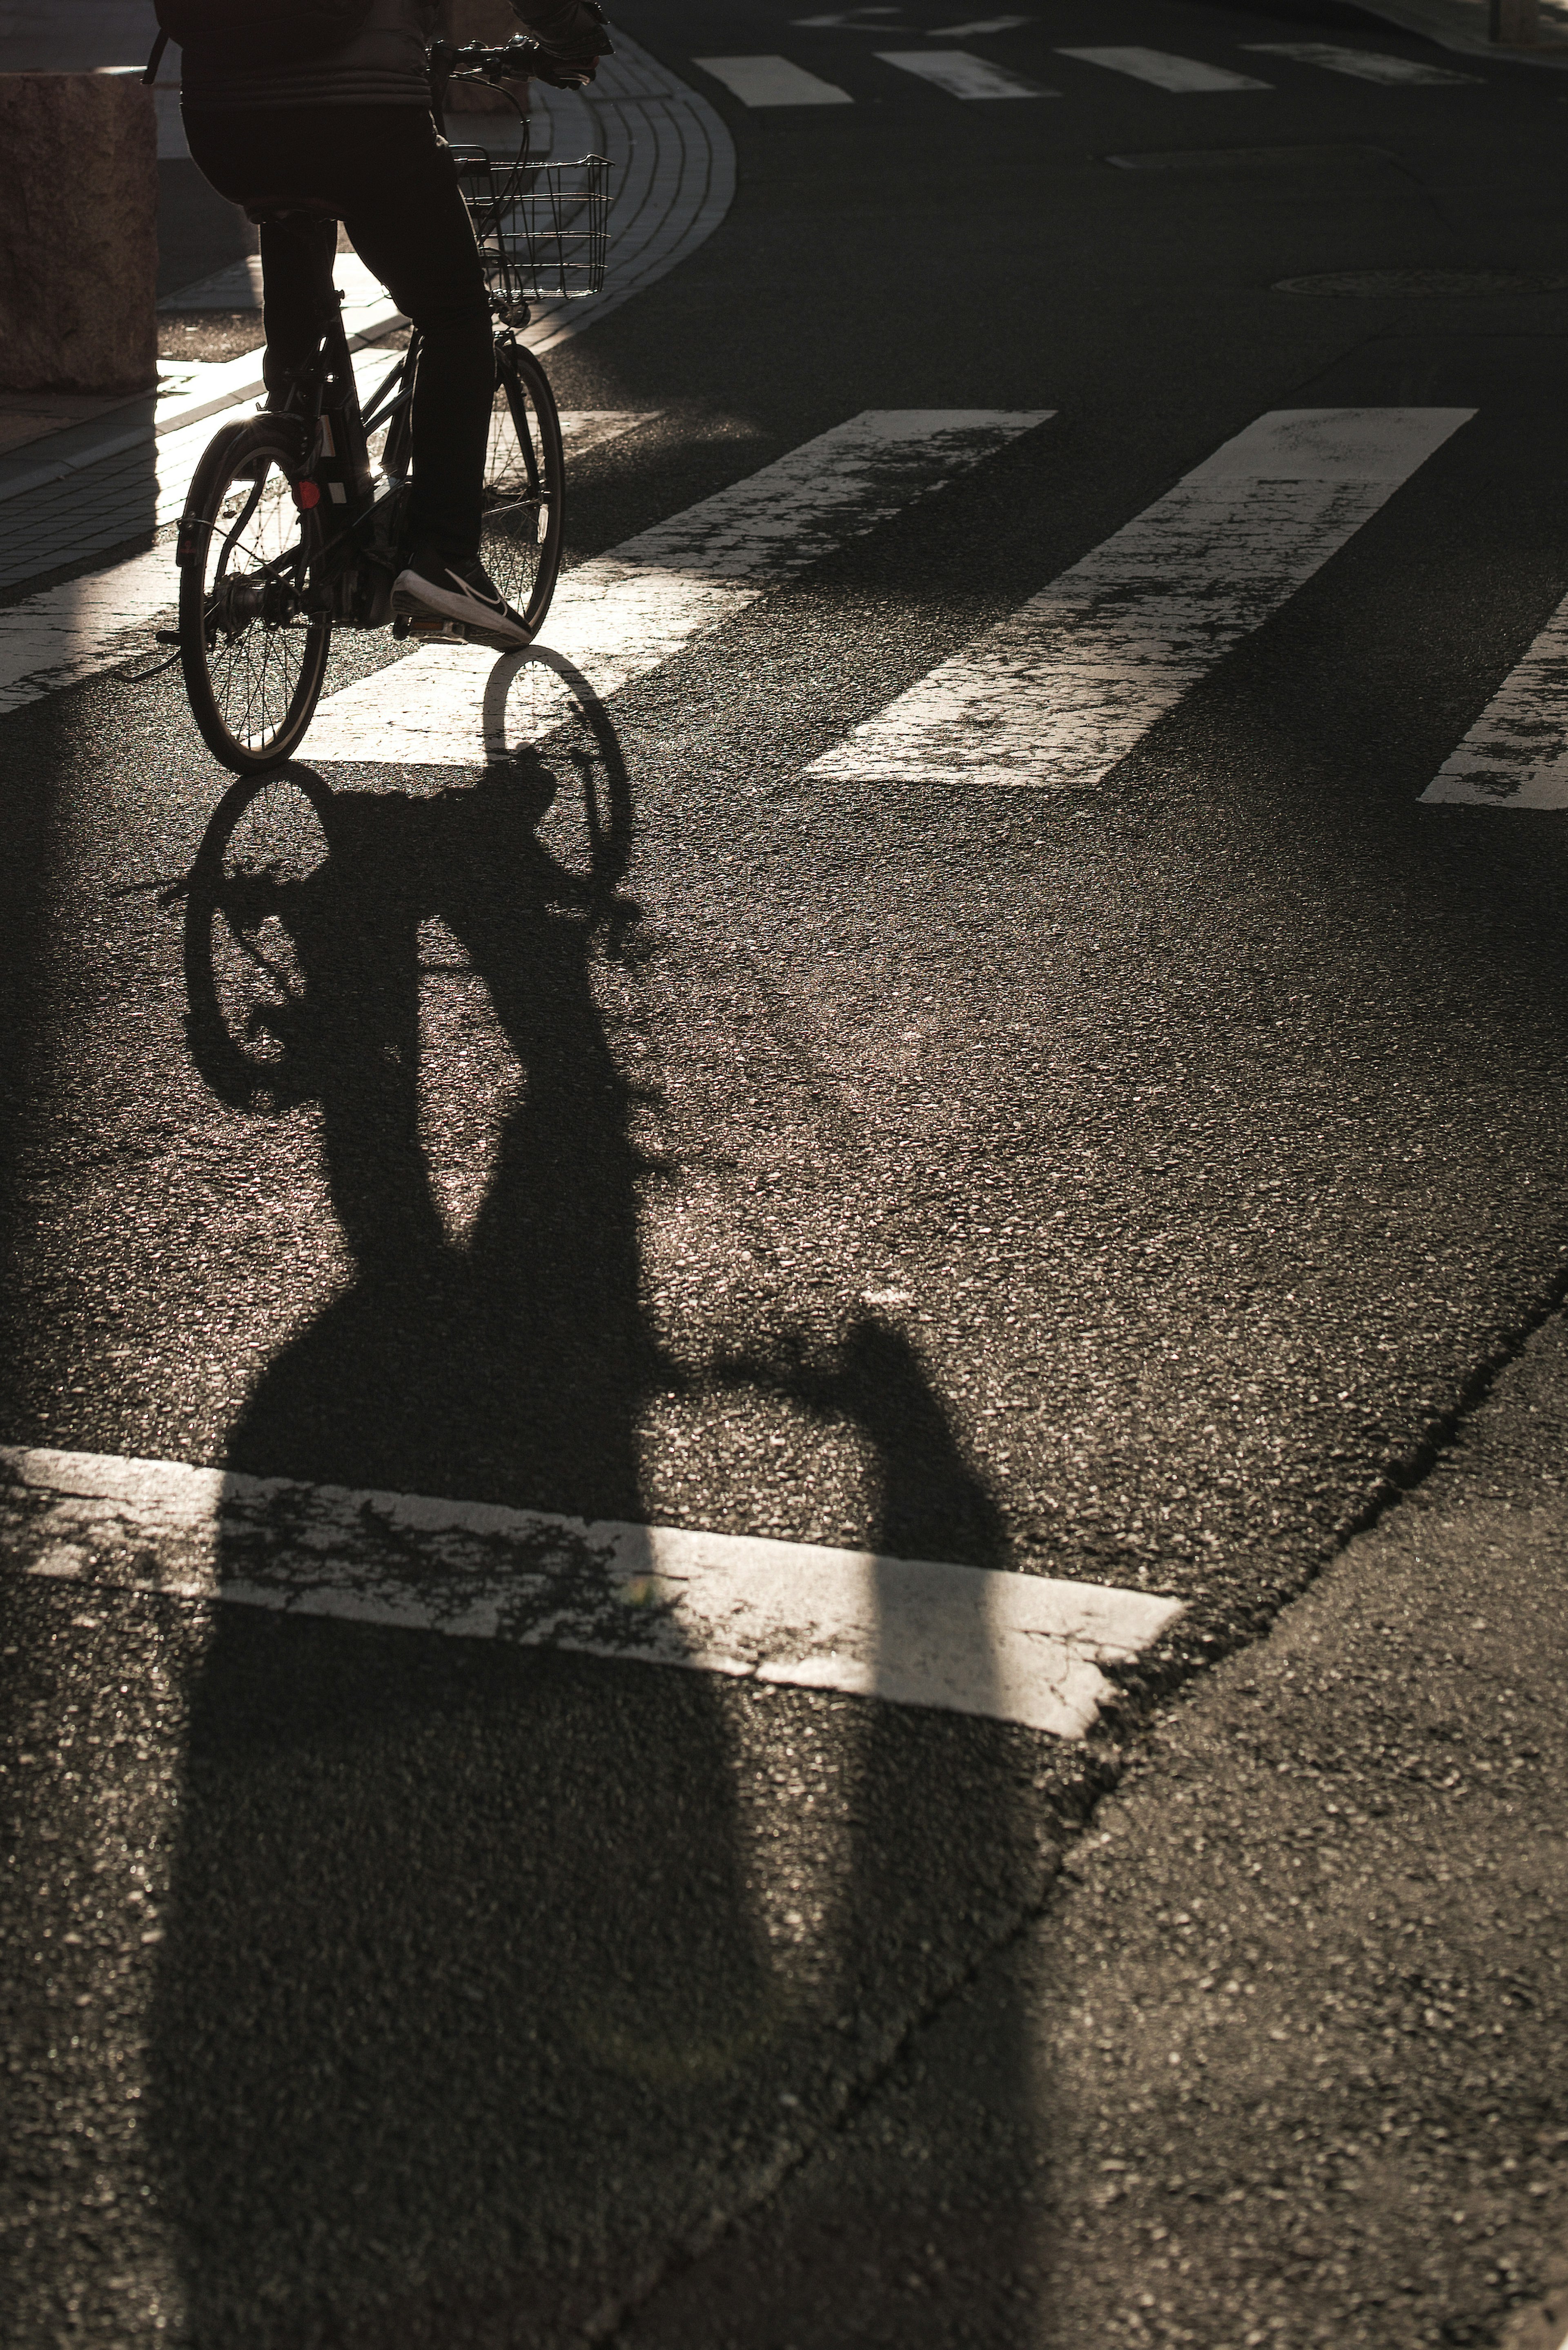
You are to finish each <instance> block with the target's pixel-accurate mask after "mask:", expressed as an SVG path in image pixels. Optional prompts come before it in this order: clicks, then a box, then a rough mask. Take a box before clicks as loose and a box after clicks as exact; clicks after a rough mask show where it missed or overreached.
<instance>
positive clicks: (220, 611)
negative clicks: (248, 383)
mask: <svg viewBox="0 0 1568 2350" xmlns="http://www.w3.org/2000/svg"><path fill="white" fill-rule="evenodd" d="M296 453H297V452H296V445H295V441H294V438H293V436H292V435H291V433H290V432H289V430H288V428H287V426H286V425H285V424H283V423H282V422H274V421H271V420H270V419H268V418H266V417H258V418H256V419H254V421H251V422H249V423H244V424H229V425H225V426H224V427H223V431H222V432H219V433H218V434H217V436H216V437H215V439H214V440H213V442H211V443H210V444H209V446H208V448H207V451H206V452H205V454H204V455H203V457H202V462H201V463H200V464H199V465H198V466H197V468H196V475H195V479H194V480H193V481H192V484H191V494H190V495H189V497H188V498H187V499H186V501H185V512H184V516H183V518H182V522H181V525H180V564H181V569H180V663H181V667H182V670H183V671H184V673H185V691H186V692H187V694H188V695H189V696H190V701H191V710H192V715H193V717H194V718H195V721H196V723H197V725H198V726H199V727H200V728H201V730H202V741H203V742H204V743H206V745H207V748H208V749H209V750H210V751H211V752H212V754H213V757H214V758H215V759H218V760H221V761H222V763H223V765H224V766H225V767H228V768H230V769H231V770H232V771H233V773H234V774H235V775H258V774H260V773H261V772H262V771H263V769H265V768H267V767H274V766H275V765H276V764H278V762H279V760H280V759H286V758H287V757H288V755H289V754H290V752H291V751H293V750H294V749H295V747H296V744H297V743H299V741H300V739H301V737H302V736H303V735H304V733H305V730H306V727H307V726H308V725H309V723H310V721H311V716H312V713H313V712H314V711H315V708H316V704H317V698H318V696H319V694H320V692H321V681H322V679H323V678H324V676H325V675H326V672H327V650H328V647H329V646H330V643H331V640H332V622H331V619H330V618H329V617H328V616H327V615H326V614H315V615H307V614H306V612H305V611H304V609H303V598H304V594H305V586H306V547H305V541H304V536H303V528H304V525H303V522H302V518H301V516H300V515H299V513H298V510H297V509H296V505H295V503H294V498H293V495H292V493H291V491H290V487H289V480H288V473H287V467H288V465H289V463H291V462H294V461H295V460H296Z"/></svg>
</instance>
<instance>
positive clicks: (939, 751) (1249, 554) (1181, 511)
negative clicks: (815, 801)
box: [809, 408, 1475, 790]
mask: <svg viewBox="0 0 1568 2350" xmlns="http://www.w3.org/2000/svg"><path fill="white" fill-rule="evenodd" d="M1474 413H1475V411H1474V410H1473V409H1469V408H1324V409H1292V408H1286V409H1274V410H1272V411H1270V412H1269V413H1268V414H1267V415H1265V416H1262V417H1260V418H1259V419H1258V421H1257V422H1256V423H1254V424H1251V425H1249V426H1248V428H1247V430H1246V431H1245V432H1240V433H1238V434H1237V435H1236V437H1235V439H1234V440H1232V441H1228V442H1225V444H1224V445H1223V447H1222V448H1220V449H1218V450H1216V451H1215V452H1214V454H1213V455H1212V456H1211V457H1209V458H1206V459H1205V461H1204V463H1202V464H1201V465H1199V466H1196V467H1195V468H1194V469H1193V471H1192V472H1191V473H1189V474H1187V475H1186V476H1185V477H1184V479H1183V480H1181V481H1179V483H1178V484H1176V487H1175V488H1174V489H1173V490H1171V491H1170V492H1169V493H1168V494H1167V495H1166V496H1165V497H1162V498H1159V499H1157V500H1156V502H1155V504H1153V505H1151V506H1148V507H1147V508H1146V509H1145V511H1144V512H1143V513H1142V514H1141V515H1137V517H1136V518H1135V519H1134V520H1133V521H1132V522H1130V523H1128V524H1127V525H1125V527H1124V528H1122V529H1121V530H1118V531H1116V533H1115V534H1114V535H1113V536H1111V537H1110V538H1107V539H1106V540H1105V541H1104V542H1103V543H1102V544H1101V545H1100V546H1096V548H1095V549H1094V550H1093V551H1092V552H1091V553H1090V554H1088V555H1086V556H1084V558H1083V560H1082V561H1081V562H1079V563H1075V564H1074V565H1073V567H1072V568H1071V569H1070V570H1067V571H1064V572H1063V573H1061V574H1060V576H1059V577H1057V578H1055V579H1054V580H1053V581H1052V582H1051V583H1050V585H1049V586H1048V587H1043V588H1042V589H1041V590H1040V592H1039V594H1038V595H1036V596H1033V597H1031V598H1030V599H1029V601H1028V602H1027V603H1026V604H1024V605H1023V606H1021V607H1020V608H1019V609H1018V610H1017V611H1015V612H1013V613H1012V614H1011V615H1010V616H1009V617H1008V618H1007V619H1004V620H1002V621H1000V622H998V623H997V625H996V626H995V627H994V628H992V629H988V630H987V631H986V632H985V634H984V635H982V636H980V637H977V638H976V639H974V640H973V641H972V642H971V644H969V645H968V646H966V647H965V648H964V650H962V651H961V652H960V653H957V654H955V655H953V656H952V658H951V659H950V660H945V661H943V662H941V663H940V665H939V666H938V667H937V668H936V669H934V670H932V671H929V673H928V675H927V676H926V677H924V678H923V679H922V680H921V681H919V683H918V684H916V685H913V686H911V687H910V688H909V691H908V692H906V693H904V694H901V695H900V696H899V697H898V700H897V701H896V702H890V703H889V704H888V707H887V708H886V709H885V710H884V711H882V712H881V713H880V714H879V715H878V716H877V717H875V718H872V719H869V720H867V722H866V723H865V724H864V725H861V726H859V727H857V729H856V731H855V732H854V733H853V734H851V735H850V736H849V738H848V740H847V741H846V743H842V744H841V745H840V746H839V748H838V749H836V750H835V751H830V752H829V753H827V754H826V756H825V757H823V758H821V759H818V760H817V761H816V762H815V764H814V765H813V766H812V767H811V769H810V770H809V772H810V773H811V774H812V775H836V776H846V777H854V778H857V779H871V778H885V779H887V780H889V781H905V782H917V783H940V784H953V783H966V784H979V785H1002V784H1017V785H1028V786H1032V787H1033V788H1035V789H1046V790H1059V789H1062V788H1064V787H1065V786H1068V785H1080V786H1081V785H1090V784H1095V783H1097V782H1098V781H1099V780H1100V778H1101V777H1102V776H1103V775H1106V774H1107V773H1108V771H1109V770H1110V769H1111V768H1112V767H1114V766H1115V765H1116V764H1117V762H1118V761H1119V760H1121V759H1124V758H1126V756H1127V753H1128V752H1129V751H1131V750H1132V749H1133V747H1134V746H1135V744H1136V743H1137V742H1138V740H1139V738H1140V737H1141V736H1142V735H1143V734H1144V733H1147V730H1148V728H1149V727H1150V726H1152V725H1153V724H1154V723H1155V721H1156V720H1157V719H1158V718H1160V717H1162V716H1163V715H1164V713H1165V712H1167V711H1168V710H1169V709H1172V708H1173V707H1174V706H1175V704H1176V703H1177V702H1179V701H1180V699H1181V697H1182V695H1183V694H1185V693H1186V692H1187V691H1189V689H1190V688H1191V687H1192V686H1193V685H1195V684H1196V683H1197V682H1198V681H1199V678H1200V677H1202V676H1203V675H1204V674H1205V673H1206V671H1209V670H1210V669H1212V668H1213V667H1214V666H1215V664H1216V663H1217V662H1218V661H1220V660H1222V659H1223V658H1224V656H1225V655H1226V654H1227V653H1228V652H1230V651H1231V649H1232V647H1233V646H1235V645H1237V644H1239V643H1240V642H1241V639H1242V638H1243V637H1245V636H1247V635H1249V634H1250V633H1251V630H1252V629H1256V628H1258V627H1260V626H1261V624H1262V622H1263V621H1264V620H1266V619H1269V618H1270V616H1271V615H1272V613H1274V612H1277V611H1278V610H1280V608H1282V606H1283V605H1284V604H1285V603H1287V602H1288V601H1289V599H1290V598H1291V597H1292V596H1293V595H1294V594H1295V593H1296V591H1297V589H1298V588H1300V587H1303V586H1304V585H1305V583H1306V581H1307V580H1308V579H1310V578H1311V577H1312V576H1313V574H1314V572H1315V571H1317V570H1319V569H1321V567H1323V565H1324V563H1326V562H1327V561H1328V559H1329V557H1330V556H1332V555H1334V554H1336V553H1337V552H1338V550H1339V549H1340V548H1341V547H1342V546H1345V543H1346V542H1347V541H1348V540H1349V539H1350V538H1351V537H1353V536H1354V535H1355V532H1356V531H1357V530H1359V529H1360V528H1361V526H1362V525H1363V524H1364V523H1365V522H1366V521H1367V520H1369V519H1370V517H1371V516H1372V515H1375V514H1376V512H1377V510H1378V508H1379V507H1380V506H1381V505H1383V504H1385V503H1386V501H1387V499H1388V498H1389V497H1391V496H1392V494H1393V493H1394V492H1395V491H1396V490H1397V488H1398V487H1399V486H1400V484H1402V483H1404V482H1405V481H1407V479H1408V478H1409V476H1410V475H1411V474H1412V473H1414V472H1415V471H1416V469H1417V466H1418V465H1421V464H1423V463H1425V462H1426V460H1427V459H1428V457H1429V456H1430V455H1431V454H1432V453H1433V452H1434V450H1436V449H1438V448H1440V447H1441V445H1442V443H1443V442H1445V441H1447V440H1448V438H1449V435H1450V434H1451V433H1453V432H1457V431H1458V429H1459V426H1460V425H1461V424H1463V423H1465V422H1467V421H1469V418H1470V417H1471V416H1473V415H1474Z"/></svg>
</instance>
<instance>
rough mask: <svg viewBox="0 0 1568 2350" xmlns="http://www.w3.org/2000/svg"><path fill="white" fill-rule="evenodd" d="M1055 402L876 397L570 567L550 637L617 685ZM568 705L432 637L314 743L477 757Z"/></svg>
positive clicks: (379, 675) (549, 645) (539, 665)
mask: <svg viewBox="0 0 1568 2350" xmlns="http://www.w3.org/2000/svg"><path fill="white" fill-rule="evenodd" d="M1050 413H1051V411H1050V410H1049V409H1027V410H1024V411H1021V412H1020V411H999V410H994V409H955V410H948V409H929V408H917V409H868V410H867V411H866V412H865V413H864V414H863V415H860V416H857V417H852V418H851V419H850V420H849V421H848V422H847V423H845V424H840V425H836V426H835V428H834V430H833V431H832V432H824V433H822V434H820V435H819V436H818V438H817V439H816V440H815V441H808V442H805V444H804V446H802V447H801V448H799V449H794V450H792V451H791V452H790V453H789V455H788V456H787V457H781V458H780V459H779V460H778V462H777V463H776V464H773V465H766V466H764V467H763V470H762V471H761V472H760V473H753V474H751V475H749V476H748V477H747V478H746V479H745V480H744V481H742V482H736V483H734V484H732V486H731V487H730V488H729V489H727V490H721V491H720V492H719V493H718V494H717V496H715V497H711V498H704V499H703V500H702V501H701V504H698V505H694V506H690V507H688V508H687V509H686V511H685V512H684V513H683V514H679V515H675V516H674V517H673V518H672V519H671V520H670V521H669V522H665V523H660V524H659V525H656V526H655V527H654V528H653V529H652V530H648V531H644V532H642V533H641V534H640V535H639V536H638V537H636V538H631V539H628V540H626V541H625V542H624V544H623V545H621V546H618V547H616V548H614V549H612V551H611V552H610V553H609V554H607V555H601V556H595V557H594V558H593V559H592V560H591V561H590V562H587V563H584V564H581V565H579V566H578V567H577V568H576V570H575V571H568V572H567V573H566V576H565V577H563V579H562V581H561V583H560V586H559V587H557V588H556V599H555V602H554V603H553V604H552V606H551V608H550V615H549V619H548V620H547V621H546V623H545V629H544V631H543V633H542V636H541V639H540V642H541V646H542V647H544V648H546V649H547V650H548V652H549V654H550V655H552V656H555V657H558V658H559V659H561V660H565V661H566V662H567V663H569V664H570V665H571V666H572V667H573V668H574V669H576V670H578V671H581V672H582V673H583V675H584V676H586V677H587V680H588V681H589V682H590V683H591V685H592V687H593V690H594V691H595V692H596V693H597V695H599V696H600V697H601V699H602V698H605V697H607V696H608V695H609V694H611V693H614V692H615V691H618V688H620V687H621V686H623V685H625V684H627V683H628V682H629V681H631V680H632V679H634V678H639V677H645V676H646V675H647V674H648V672H649V671H650V670H653V669H656V668H658V666H659V663H660V662H661V661H665V660H670V658H671V657H672V656H673V655H674V654H676V653H678V652H680V651H682V650H684V649H685V647H686V646H688V645H689V644H691V642H692V641H693V640H694V639H696V638H698V637H700V636H703V635H706V634H707V632H708V631H709V630H710V629H716V628H718V627H720V626H721V625H722V623H723V622H724V621H726V620H728V619H732V617H733V616H734V615H735V614H736V613H738V612H742V611H744V610H745V609H746V608H747V607H748V606H749V605H752V604H754V603H756V602H757V601H758V600H759V598H762V597H763V596H765V595H768V594H769V593H771V592H772V590H773V589H774V588H775V587H780V586H782V585H783V584H784V582H785V581H786V580H789V579H792V578H794V577H796V576H797V575H798V574H799V573H801V572H803V571H805V569H807V567H809V566H810V565H812V564H813V563H815V562H817V561H819V560H820V558H821V557H822V556H825V555H827V554H830V553H831V552H832V550H833V549H834V548H835V547H837V546H842V545H843V544H844V543H845V542H846V540H848V539H851V538H857V537H858V536H860V535H861V534H862V533H863V532H865V531H868V530H872V529H874V528H875V527H876V526H877V524H878V523H882V522H886V521H888V520H889V519H890V517H891V516H892V515H895V514H897V513H898V512H899V510H900V509H901V508H902V507H904V506H906V505H908V504H910V503H911V502H912V501H913V500H914V499H916V498H919V497H922V496H924V495H925V494H927V493H928V492H929V491H931V490H935V489H938V488H940V485H941V484H942V483H944V482H946V481H950V479H951V478H952V477H953V475H954V474H956V473H964V472H966V471H967V470H968V469H969V467H970V466H971V465H974V464H978V463H979V462H980V461H981V458H983V457H988V456H991V455H992V454H993V453H994V452H996V451H997V450H998V449H1002V448H1004V447H1005V446H1006V444H1007V443H1008V442H1010V441H1012V440H1014V439H1015V438H1016V437H1017V435H1018V434H1019V433H1021V432H1029V431H1031V430H1032V429H1033V426H1035V425H1036V424H1043V423H1044V421H1045V420H1046V418H1047V417H1048V416H1049V415H1050ZM570 705H571V691H570V689H569V688H568V686H567V685H566V682H565V681H563V680H562V679H561V678H560V677H559V676H557V675H556V671H555V670H554V669H552V668H551V667H549V666H548V665H547V664H546V663H544V662H540V661H538V660H528V659H527V658H526V657H524V656H523V655H519V654H503V655H501V656H499V657H498V656H497V655H496V654H494V653H492V652H485V651H483V650H480V649H479V648H477V647H472V646H467V645H453V646H446V645H431V646H429V647H427V648H426V649H425V650H422V651H421V652H418V653H416V654H414V655H413V656H412V658H411V659H410V660H401V661H397V662H395V663H393V664H392V665H391V666H390V667H389V668H387V669H383V670H378V671H377V672H376V674H375V675H374V676H373V677H368V678H363V679H361V680H360V681H358V683H356V684H354V685H349V686H345V687H344V689H343V691H341V692H340V693H335V694H333V695H331V696H330V697H329V698H328V699H327V701H325V702H323V703H322V704H321V707H320V709H319V710H318V711H317V713H316V718H315V721H314V723H313V724H312V726H311V730H310V733H309V734H308V735H307V737H306V746H305V753H304V755H305V756H306V758H307V759H308V760H309V761H310V762H311V764H312V765H316V764H327V763H328V762H331V761H338V762H343V763H353V764H389V763H407V764H414V765H429V766H474V765H478V764H483V762H484V761H485V760H487V759H496V758H500V757H502V756H504V755H505V754H507V753H509V752H511V751H514V750H515V749H516V748H517V747H518V746H519V745H520V744H522V743H530V742H536V741H538V740H539V738H540V737H541V736H542V735H545V734H547V733H549V732H550V731H551V729H552V728H553V727H555V726H556V725H557V724H558V723H559V722H560V720H561V718H562V717H563V716H564V715H565V713H566V711H567V709H568V708H569V707H570Z"/></svg>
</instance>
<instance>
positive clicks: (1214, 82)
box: [1056, 47, 1273, 92]
mask: <svg viewBox="0 0 1568 2350" xmlns="http://www.w3.org/2000/svg"><path fill="white" fill-rule="evenodd" d="M1056 55H1057V56H1058V57H1077V58H1079V59H1080V60H1081V61H1082V62H1083V63H1084V64H1085V65H1086V66H1106V67H1108V68H1109V69H1110V71H1111V72H1112V73H1121V74H1130V75H1131V76H1132V78H1133V79H1134V80H1135V81H1150V82H1152V83H1153V84H1154V86H1155V88H1156V89H1169V90H1176V91H1178V92H1186V91H1189V90H1204V89H1272V87H1273V84H1272V82H1266V81H1254V80H1253V79H1252V77H1251V74H1239V73H1231V72H1230V71H1229V70H1228V69H1227V68H1225V67H1224V66H1208V65H1204V64H1203V63H1202V62H1201V61H1200V60H1199V58H1197V57H1173V56H1172V55H1171V54H1170V52H1169V51H1168V50H1167V49H1140V48H1136V47H1134V48H1110V49H1058V50H1057V52H1056Z"/></svg>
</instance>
